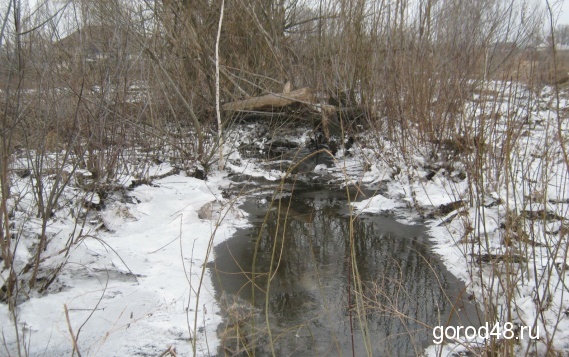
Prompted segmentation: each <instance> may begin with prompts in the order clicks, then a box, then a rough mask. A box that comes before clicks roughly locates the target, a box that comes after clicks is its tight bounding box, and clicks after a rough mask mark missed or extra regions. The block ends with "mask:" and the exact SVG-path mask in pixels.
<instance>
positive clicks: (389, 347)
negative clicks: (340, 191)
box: [212, 192, 472, 356]
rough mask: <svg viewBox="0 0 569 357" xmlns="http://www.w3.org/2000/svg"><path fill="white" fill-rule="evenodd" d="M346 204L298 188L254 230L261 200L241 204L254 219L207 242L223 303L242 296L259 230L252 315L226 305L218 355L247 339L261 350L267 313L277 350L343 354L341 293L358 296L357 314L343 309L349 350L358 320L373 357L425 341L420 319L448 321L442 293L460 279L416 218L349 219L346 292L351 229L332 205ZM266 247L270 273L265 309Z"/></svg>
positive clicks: (454, 291) (344, 299)
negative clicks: (239, 317) (353, 276)
mask: <svg viewBox="0 0 569 357" xmlns="http://www.w3.org/2000/svg"><path fill="white" fill-rule="evenodd" d="M345 206H346V200H345V198H342V197H341V195H334V194H329V193H322V192H302V193H298V192H297V193H295V194H294V195H293V196H292V198H291V197H287V198H283V199H281V200H280V201H276V202H275V203H274V204H273V208H272V210H271V211H270V212H269V217H268V219H267V220H266V222H267V223H266V225H265V226H264V228H263V229H262V230H261V228H262V227H263V225H262V222H263V220H262V218H263V216H264V213H263V212H262V209H263V208H264V209H265V210H266V207H253V206H252V205H251V204H250V205H249V207H248V208H247V207H246V210H248V211H250V213H254V214H255V211H257V212H256V216H257V220H256V222H255V224H254V226H253V227H252V228H249V229H246V230H242V231H240V232H239V233H238V234H236V235H235V237H233V238H232V239H230V240H228V241H227V242H226V243H224V244H221V245H220V246H218V247H216V249H215V255H216V258H215V267H212V271H213V272H214V274H217V277H218V279H214V280H216V290H217V296H218V298H219V299H221V296H222V292H223V293H224V295H223V296H224V297H225V298H226V299H227V296H235V297H237V300H236V299H235V298H233V299H232V300H231V303H230V304H229V305H231V306H234V305H235V304H242V305H246V304H247V302H251V301H252V300H253V299H252V288H251V283H250V277H251V274H250V272H251V269H252V266H253V257H254V247H255V242H256V241H257V237H259V234H261V235H260V241H259V244H258V253H257V262H256V268H255V271H256V279H255V281H256V285H257V287H258V288H256V289H255V299H254V301H255V303H254V305H255V306H254V307H250V311H252V312H251V313H250V315H249V316H248V317H247V318H248V319H250V320H251V321H238V322H236V321H235V320H234V319H233V320H232V317H231V316H229V315H231V313H228V312H227V311H226V314H227V316H226V320H227V322H226V324H225V325H224V326H223V327H222V328H221V330H222V331H221V335H222V339H224V344H225V345H226V346H225V347H226V350H225V353H226V354H233V353H234V352H236V351H239V350H240V349H243V348H244V347H243V346H244V345H247V344H250V343H251V342H252V341H255V343H254V345H255V349H256V350H257V352H259V353H261V354H265V353H267V352H270V351H271V350H270V348H269V345H268V339H269V337H268V334H267V333H266V332H267V326H266V319H265V314H266V313H268V317H269V319H268V320H269V321H270V322H269V324H270V328H271V336H272V339H273V342H274V348H275V353H276V354H277V355H289V354H293V355H295V356H298V355H307V356H314V355H324V354H330V353H333V354H338V353H340V354H342V355H344V354H348V355H351V354H352V343H351V328H350V313H349V306H348V301H352V302H354V301H355V299H354V294H361V297H362V299H359V301H363V302H364V306H360V309H359V311H364V312H365V316H362V317H365V318H361V319H358V318H357V312H356V307H355V306H352V307H351V308H352V314H351V315H352V321H353V326H354V345H355V352H356V355H358V356H360V355H365V354H366V353H367V352H366V349H365V344H364V342H363V338H364V337H363V334H362V332H361V328H360V321H362V322H361V323H365V324H366V325H367V331H368V332H369V343H370V345H371V347H372V348H373V351H371V352H372V353H373V355H397V356H401V355H416V354H418V353H420V352H421V351H422V349H423V348H424V347H425V346H426V345H428V344H429V343H430V342H431V341H432V335H431V332H432V329H431V328H428V326H435V325H441V324H445V323H447V317H448V316H449V313H450V310H451V308H452V304H453V303H455V301H454V298H452V297H450V296H453V295H454V296H458V295H459V291H460V288H461V286H460V284H459V283H458V282H457V281H456V280H455V279H454V278H453V277H452V276H451V275H450V274H449V273H448V272H447V271H446V270H445V269H444V267H443V266H442V264H441V263H440V262H439V261H438V260H437V259H436V257H435V256H434V255H433V254H432V253H431V252H430V249H429V246H428V239H427V237H426V236H425V230H424V227H422V226H417V225H415V226H412V225H404V224H401V223H398V222H397V221H395V220H394V219H393V218H392V217H388V216H375V217H365V218H357V219H355V221H354V223H353V235H352V237H353V243H354V250H353V251H354V252H355V260H353V261H355V262H356V263H357V268H358V271H359V276H360V278H361V281H362V285H361V286H362V291H361V292H357V293H356V292H354V289H353V282H352V284H351V287H350V288H349V285H348V284H349V279H348V276H349V274H350V269H351V268H350V264H351V263H350V262H351V261H352V260H351V259H350V236H351V235H350V217H349V216H347V215H345V214H342V213H341V211H342V207H344V211H345ZM279 207H280V208H279ZM287 213H288V214H287ZM273 249H274V251H275V259H274V260H273V263H272V270H271V271H272V272H273V274H274V275H273V278H272V279H271V282H270V285H269V286H268V290H269V298H268V299H269V300H268V311H265V296H266V290H267V280H268V279H267V276H268V273H269V268H270V267H271V255H272V252H273ZM279 258H280V259H279ZM243 271H246V273H243ZM349 293H350V294H352V296H351V299H348V294H349ZM221 300H223V299H221ZM225 304H226V305H227V301H225ZM222 305H223V301H222ZM226 310H227V307H226ZM364 321H365V322H364ZM453 321H455V324H463V325H465V324H472V323H469V322H465V321H462V322H456V320H453ZM253 322H254V325H255V327H254V330H255V334H253V327H252V326H251V325H252V324H253ZM239 324H240V325H239ZM238 325H239V326H238ZM236 329H238V330H239V332H238V333H236V332H235V330H236ZM247 335H248V336H247ZM235 339H240V340H241V342H240V343H238V342H237V341H236V340H235ZM237 346H241V347H240V348H239V347H237ZM220 352H221V351H220Z"/></svg>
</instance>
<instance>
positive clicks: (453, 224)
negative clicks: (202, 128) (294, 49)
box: [0, 81, 569, 356]
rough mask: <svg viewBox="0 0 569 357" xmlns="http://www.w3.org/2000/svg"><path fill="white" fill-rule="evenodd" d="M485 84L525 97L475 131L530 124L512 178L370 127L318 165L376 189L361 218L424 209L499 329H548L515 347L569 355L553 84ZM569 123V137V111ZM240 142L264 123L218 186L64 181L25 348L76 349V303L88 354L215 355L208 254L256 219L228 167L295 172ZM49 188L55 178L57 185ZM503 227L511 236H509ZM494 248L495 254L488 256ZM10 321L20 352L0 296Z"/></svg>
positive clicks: (180, 178)
mask: <svg viewBox="0 0 569 357" xmlns="http://www.w3.org/2000/svg"><path fill="white" fill-rule="evenodd" d="M486 86H487V89H488V90H489V91H496V90H498V89H499V90H503V93H502V94H503V95H505V96H508V95H509V94H511V95H512V96H513V97H511V98H510V99H512V98H513V100H506V99H504V98H498V97H496V98H492V100H495V101H496V103H495V104H496V109H495V111H496V112H499V113H501V114H500V115H499V118H501V119H500V121H499V122H498V124H497V125H496V126H495V127H487V128H484V127H477V126H473V127H472V128H473V129H472V130H474V131H478V130H484V133H485V135H488V136H489V137H488V139H487V140H486V144H487V145H490V146H491V147H492V150H493V151H494V152H495V153H502V152H503V149H504V145H505V139H504V138H505V134H504V133H508V132H511V127H508V124H507V121H508V120H510V119H509V118H515V119H516V120H519V127H517V128H516V130H517V131H516V132H515V133H514V134H516V135H512V138H511V145H512V147H511V150H512V152H511V154H510V155H509V156H508V157H507V159H509V161H508V165H509V172H510V173H511V175H509V176H507V177H505V175H503V174H502V173H503V172H502V171H503V170H504V169H505V165H506V161H505V159H506V158H504V157H493V158H491V159H492V160H494V161H489V162H486V163H485V164H484V165H483V167H480V181H481V182H482V183H481V184H480V185H478V186H477V185H474V184H473V183H472V181H470V180H469V177H468V175H467V174H466V173H467V172H468V169H469V168H470V166H469V165H472V163H473V161H472V155H471V154H470V156H469V154H465V155H464V157H462V158H451V159H447V158H445V157H435V158H433V157H430V156H429V154H430V152H429V149H428V148H426V147H421V146H416V147H415V148H414V152H413V153H412V154H408V155H403V154H402V153H401V152H399V151H398V149H397V146H396V145H395V144H394V143H391V142H389V141H388V140H387V139H384V138H380V137H378V138H374V140H371V141H370V142H365V139H366V138H365V136H366V135H363V136H364V137H362V138H360V140H362V143H361V144H360V143H358V141H356V142H355V143H354V145H353V147H352V148H351V149H350V151H349V153H348V152H344V150H343V149H340V151H339V152H338V153H337V155H336V157H335V161H334V162H335V164H334V165H331V166H330V165H326V164H318V165H315V166H314V167H313V168H312V167H311V168H310V169H309V171H312V173H316V174H317V175H318V176H319V177H325V178H326V179H329V177H332V179H331V180H330V181H328V182H327V183H336V184H339V185H340V186H342V187H344V185H365V186H367V187H369V188H373V189H374V190H376V192H375V194H374V195H373V196H371V197H367V198H366V199H364V200H362V201H360V202H353V203H352V206H353V207H354V209H355V210H356V211H358V212H364V213H368V214H375V213H382V214H385V213H389V214H394V215H396V216H397V217H407V219H409V220H412V219H413V218H414V214H416V213H412V212H411V210H414V211H413V212H417V213H418V214H421V215H422V217H423V218H424V222H425V223H426V224H427V225H428V229H429V234H430V236H431V238H432V241H433V244H434V246H433V251H434V252H435V253H436V254H438V255H439V256H440V258H441V260H442V261H443V262H444V264H445V266H446V267H447V268H448V270H449V271H450V272H451V273H452V274H454V275H455V276H456V277H458V278H459V279H460V280H462V281H464V282H465V284H466V289H467V292H468V293H469V294H472V296H474V297H475V299H476V300H477V301H478V302H479V303H480V304H481V302H484V301H486V300H485V299H486V297H487V296H488V293H489V292H492V296H494V298H493V299H494V300H493V301H491V303H492V304H494V307H495V308H496V313H495V314H494V315H493V316H489V315H486V316H484V317H485V318H486V319H487V321H486V322H490V323H493V322H494V321H493V319H497V320H501V321H502V322H503V321H505V320H508V319H509V320H511V321H513V322H515V323H517V324H519V325H522V326H531V327H535V328H539V329H540V331H541V337H542V340H541V341H540V342H533V341H529V340H523V341H519V342H520V343H519V344H516V346H515V349H516V350H515V352H517V353H523V352H524V351H525V350H526V349H531V351H533V352H535V353H536V354H538V355H540V354H541V355H543V354H545V353H546V346H545V343H548V342H549V341H547V336H554V339H553V340H552V341H551V346H552V347H553V348H554V349H555V350H557V351H562V352H563V353H567V351H569V348H568V347H567V346H569V318H567V316H568V314H569V313H568V311H569V294H567V288H566V283H565V278H566V275H567V273H568V272H569V259H568V258H567V256H569V243H568V238H567V232H566V231H567V225H566V223H565V222H566V219H567V218H569V202H568V201H567V200H568V199H569V174H568V168H567V163H566V162H565V161H564V157H563V152H562V150H561V147H560V145H559V142H558V136H557V129H558V122H557V116H556V112H555V111H554V110H553V109H552V108H553V107H554V104H555V103H554V92H553V89H552V88H551V87H545V88H544V89H543V90H542V91H541V92H540V93H539V98H541V99H540V100H539V102H538V103H534V104H535V105H527V98H528V97H529V96H530V94H529V93H528V91H527V90H524V89H523V88H518V87H517V85H516V84H514V83H509V82H497V81H496V82H492V83H488V84H487V85H486ZM512 93H515V94H512ZM565 95H566V96H567V93H565ZM482 100H483V98H481V96H480V95H477V96H475V97H474V98H473V100H472V101H471V102H468V103H467V104H466V107H465V110H464V113H466V115H467V117H468V118H473V120H474V119H475V118H477V117H478V116H480V115H482V114H483V113H484V109H485V108H484V107H483V105H484V104H481V101H482ZM482 103H484V102H482ZM559 104H560V105H561V106H562V108H563V109H564V110H565V109H566V107H567V104H568V103H567V101H566V100H565V99H562V102H561V103H559ZM522 118H524V119H523V120H522ZM561 126H562V131H563V133H564V135H567V132H568V129H569V123H567V120H565V118H563V120H561ZM410 130H411V129H410ZM508 130H510V131H508ZM247 132H251V133H250V135H247ZM471 134H472V136H473V137H474V136H475V135H476V134H477V133H476V132H474V133H471ZM518 134H519V135H518ZM368 136H369V135H368ZM255 138H263V140H261V141H259V140H255ZM286 139H287V140H288V141H289V142H294V143H297V144H299V145H306V143H307V142H308V141H309V140H310V137H309V135H308V134H307V133H306V131H304V132H303V133H302V134H300V135H289V136H288V137H286ZM410 140H411V139H410ZM236 143H237V144H236ZM241 144H243V145H250V146H251V147H252V148H253V150H255V152H256V153H257V154H263V153H264V152H265V150H266V137H265V134H264V133H263V132H262V130H260V129H259V127H257V126H255V125H246V126H242V127H240V129H238V130H236V131H235V132H233V133H230V135H229V137H228V140H226V142H225V148H224V149H225V152H226V160H227V162H226V165H225V172H224V173H217V174H213V175H210V177H209V179H208V181H202V180H197V179H194V178H191V177H187V176H186V175H185V173H184V172H183V171H182V172H181V173H176V172H177V171H179V170H177V168H176V167H175V166H173V164H170V163H166V162H160V163H157V162H154V163H142V164H141V163H136V164H134V163H133V164H132V165H130V166H128V165H127V167H126V168H125V169H124V170H123V171H121V172H120V173H119V174H118V175H117V177H116V178H115V179H116V182H117V183H118V184H119V186H122V187H124V188H126V187H129V186H131V184H132V183H133V182H134V180H136V179H140V178H143V179H145V180H146V181H148V182H147V183H150V182H151V183H152V184H151V185H145V184H141V185H139V186H137V187H136V188H134V189H133V190H132V191H128V193H127V194H126V197H111V198H103V197H101V196H100V195H99V193H97V192H93V191H89V190H86V191H82V190H81V189H79V188H77V187H68V188H66V189H65V192H64V195H63V196H64V197H65V199H66V200H69V201H73V200H75V201H78V202H81V204H80V205H78V207H73V206H72V205H70V204H69V205H65V204H62V205H61V206H60V207H57V208H58V209H57V210H56V212H55V216H54V218H53V219H52V220H50V222H49V225H48V227H47V236H48V238H49V241H50V243H49V244H48V246H47V250H46V252H45V253H44V255H43V257H45V260H44V262H43V263H42V264H43V265H42V266H43V268H44V270H45V271H47V272H49V271H52V270H55V269H57V268H58V267H61V266H62V264H64V265H63V269H62V270H61V272H60V273H59V275H58V277H57V280H56V282H55V283H54V284H53V285H52V287H51V288H50V289H49V290H48V291H47V292H46V293H42V294H40V293H38V292H32V293H31V295H30V296H26V297H20V301H19V304H18V307H17V309H16V310H15V316H16V317H17V328H18V333H20V334H23V335H22V336H20V339H21V340H22V341H24V340H25V341H30V342H29V343H28V342H26V344H28V347H29V349H30V350H29V352H30V355H31V356H35V355H44V354H47V355H65V354H69V351H70V350H71V349H72V341H71V334H70V332H69V326H68V323H67V317H66V311H65V310H66V308H67V312H68V314H69V320H70V325H71V329H72V330H73V332H74V335H75V336H78V342H77V344H78V346H79V349H80V351H81V353H82V354H84V355H105V356H106V355H136V354H142V355H145V354H146V355H160V354H161V353H162V352H164V351H165V350H167V349H168V348H169V347H170V346H173V347H174V348H176V350H177V353H178V355H192V354H194V350H193V348H194V347H195V353H196V354H197V355H199V356H201V355H210V354H215V351H216V348H217V345H218V340H217V336H216V328H217V325H218V323H220V316H219V315H218V312H219V308H218V306H217V304H216V302H215V299H214V292H213V288H212V283H211V277H210V276H209V273H208V271H207V269H206V263H207V262H208V261H211V260H212V258H213V257H212V255H211V249H212V247H213V246H214V245H216V244H219V243H220V242H222V241H223V240H225V239H227V238H228V237H230V236H231V235H232V234H233V232H234V231H235V229H236V228H237V227H239V226H241V225H244V224H246V220H245V219H244V216H245V215H244V213H243V212H240V211H239V210H238V209H236V208H235V207H233V206H234V205H233V202H232V201H228V200H227V199H224V198H222V196H221V187H224V186H228V185H229V183H228V181H227V178H226V175H227V173H228V172H229V173H234V174H238V175H246V176H249V177H256V178H264V179H266V180H268V181H278V180H281V179H282V178H283V177H285V175H286V170H285V169H283V171H281V170H278V169H275V168H274V167H271V166H270V165H267V162H263V161H262V160H261V159H251V158H246V157H244V155H242V154H241V153H240V152H239V150H237V149H235V147H237V146H239V145H241ZM449 161H450V162H449ZM276 163H278V164H280V165H281V166H282V167H283V168H285V167H286V166H287V165H286V164H287V161H286V160H282V161H273V162H272V164H276ZM14 166H15V167H16V168H19V169H26V168H27V165H26V162H25V160H16V161H15V165H14ZM68 172H72V171H71V170H68ZM74 175H75V176H74V180H75V181H77V183H79V181H82V180H89V179H91V178H92V174H91V173H90V172H89V171H87V170H75V173H74ZM30 180H33V178H31V179H30V178H20V179H15V180H14V182H13V189H14V192H15V193H14V197H13V199H12V200H11V201H10V204H11V206H12V207H14V206H17V207H18V209H17V210H15V213H14V215H15V217H14V221H16V222H20V226H19V227H18V230H19V232H20V235H21V239H20V240H19V243H18V248H17V249H16V250H15V263H14V267H15V269H16V271H18V272H20V271H22V270H23V269H24V268H25V263H26V262H28V261H29V260H30V258H31V257H32V255H33V252H34V249H35V247H34V243H33V242H34V239H35V237H37V235H38V234H41V220H40V219H39V218H36V217H35V201H34V198H33V193H32V191H31V187H30ZM52 184H53V182H52V181H49V180H47V181H46V187H47V188H48V189H49V187H51V186H50V185H52ZM377 187H381V189H379V190H378V189H377ZM260 200H261V201H262V202H264V200H265V198H261V199H260ZM85 203H87V204H90V205H92V206H93V205H97V206H100V205H104V209H102V210H100V211H97V212H96V213H95V214H94V213H93V211H87V210H86V209H85V207H83V206H84V204H85ZM83 216H84V217H85V218H86V225H85V227H78V226H77V225H78V222H79V221H80V220H78V219H77V217H83ZM544 217H546V219H543V218H544ZM399 219H401V218H399ZM403 219H404V218H403ZM506 224H507V225H508V226H509V229H510V231H506V230H505V228H504V227H505V226H506ZM528 232H529V233H531V234H527V233H528ZM69 239H73V240H75V242H76V243H75V244H73V245H72V246H71V247H72V248H71V249H70V251H69V254H68V255H65V254H62V253H61V249H62V248H63V247H65V246H66V244H67V243H66V242H67V241H68V240H69ZM508 240H513V242H512V241H508ZM506 254H513V256H523V257H524V258H525V259H526V261H523V262H521V261H520V262H513V263H511V264H509V265H506V264H505V263H504V262H503V260H500V257H503V256H504V255H506ZM484 257H486V258H487V259H489V260H492V259H493V260H494V261H493V262H492V263H481V260H482V259H483V258H484ZM505 276H509V279H510V280H509V281H510V282H513V283H512V284H513V286H515V289H513V291H510V292H509V293H510V297H509V299H510V300H507V299H506V298H505V297H504V296H505V295H504V293H505V292H504V286H505V284H504V279H503V277H505ZM2 278H3V279H7V272H5V271H4V272H2ZM479 307H480V308H481V310H482V314H484V313H486V314H489V312H488V311H484V307H485V306H483V305H480V306H479ZM509 310H510V311H511V314H510V315H508V313H507V312H508V311H509ZM0 319H1V321H11V322H12V323H11V324H7V323H5V324H3V326H2V333H3V334H4V336H5V337H4V338H5V340H6V341H7V348H8V352H9V354H12V355H16V354H17V343H16V340H17V339H16V331H15V328H14V326H13V322H14V315H12V313H11V312H10V311H9V310H8V307H7V305H6V304H0ZM490 320H492V321H490ZM553 332H555V333H553ZM467 342H468V341H466V340H465V339H456V340H454V341H447V343H445V344H443V345H432V346H430V347H429V348H427V349H426V350H425V355H427V356H435V355H439V353H440V355H443V356H447V355H452V354H453V353H458V352H460V351H465V350H468V349H469V348H476V346H477V345H476V344H479V343H481V341H480V340H479V339H478V340H476V341H475V343H474V344H473V345H468V344H467ZM549 352H551V351H549Z"/></svg>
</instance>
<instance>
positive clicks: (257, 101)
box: [221, 88, 314, 111]
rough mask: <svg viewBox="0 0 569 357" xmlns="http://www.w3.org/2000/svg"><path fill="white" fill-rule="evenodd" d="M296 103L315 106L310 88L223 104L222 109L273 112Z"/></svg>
mask: <svg viewBox="0 0 569 357" xmlns="http://www.w3.org/2000/svg"><path fill="white" fill-rule="evenodd" d="M294 103H305V104H309V105H314V103H313V96H312V91H311V90H310V88H300V89H297V90H294V91H291V92H289V93H281V94H267V95H263V96H260V97H254V98H249V99H244V100H238V101H235V102H229V103H225V104H223V105H222V106H221V108H222V109H223V110H226V111H266V110H269V111H272V110H274V109H280V108H282V107H286V106H287V105H291V104H294Z"/></svg>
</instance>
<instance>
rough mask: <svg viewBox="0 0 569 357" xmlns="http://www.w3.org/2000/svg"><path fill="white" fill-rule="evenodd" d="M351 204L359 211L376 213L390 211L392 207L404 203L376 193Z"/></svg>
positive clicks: (400, 205) (401, 205)
mask: <svg viewBox="0 0 569 357" xmlns="http://www.w3.org/2000/svg"><path fill="white" fill-rule="evenodd" d="M352 206H353V207H354V208H355V209H356V210H359V211H361V212H365V213H378V212H385V211H391V210H393V209H394V208H398V207H403V206H404V205H403V204H402V203H401V202H397V201H395V200H392V199H390V198H387V197H385V196H383V195H381V194H377V195H375V196H373V197H371V198H368V199H365V200H363V201H360V202H355V203H352Z"/></svg>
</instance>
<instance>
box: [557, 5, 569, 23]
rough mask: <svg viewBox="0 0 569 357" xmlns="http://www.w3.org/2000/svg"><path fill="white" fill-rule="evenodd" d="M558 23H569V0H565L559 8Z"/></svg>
mask: <svg viewBox="0 0 569 357" xmlns="http://www.w3.org/2000/svg"><path fill="white" fill-rule="evenodd" d="M557 21H558V22H557V23H558V24H559V25H561V24H564V25H569V0H565V1H564V2H563V4H562V5H561V8H560V9H559V19H558V20H557Z"/></svg>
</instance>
